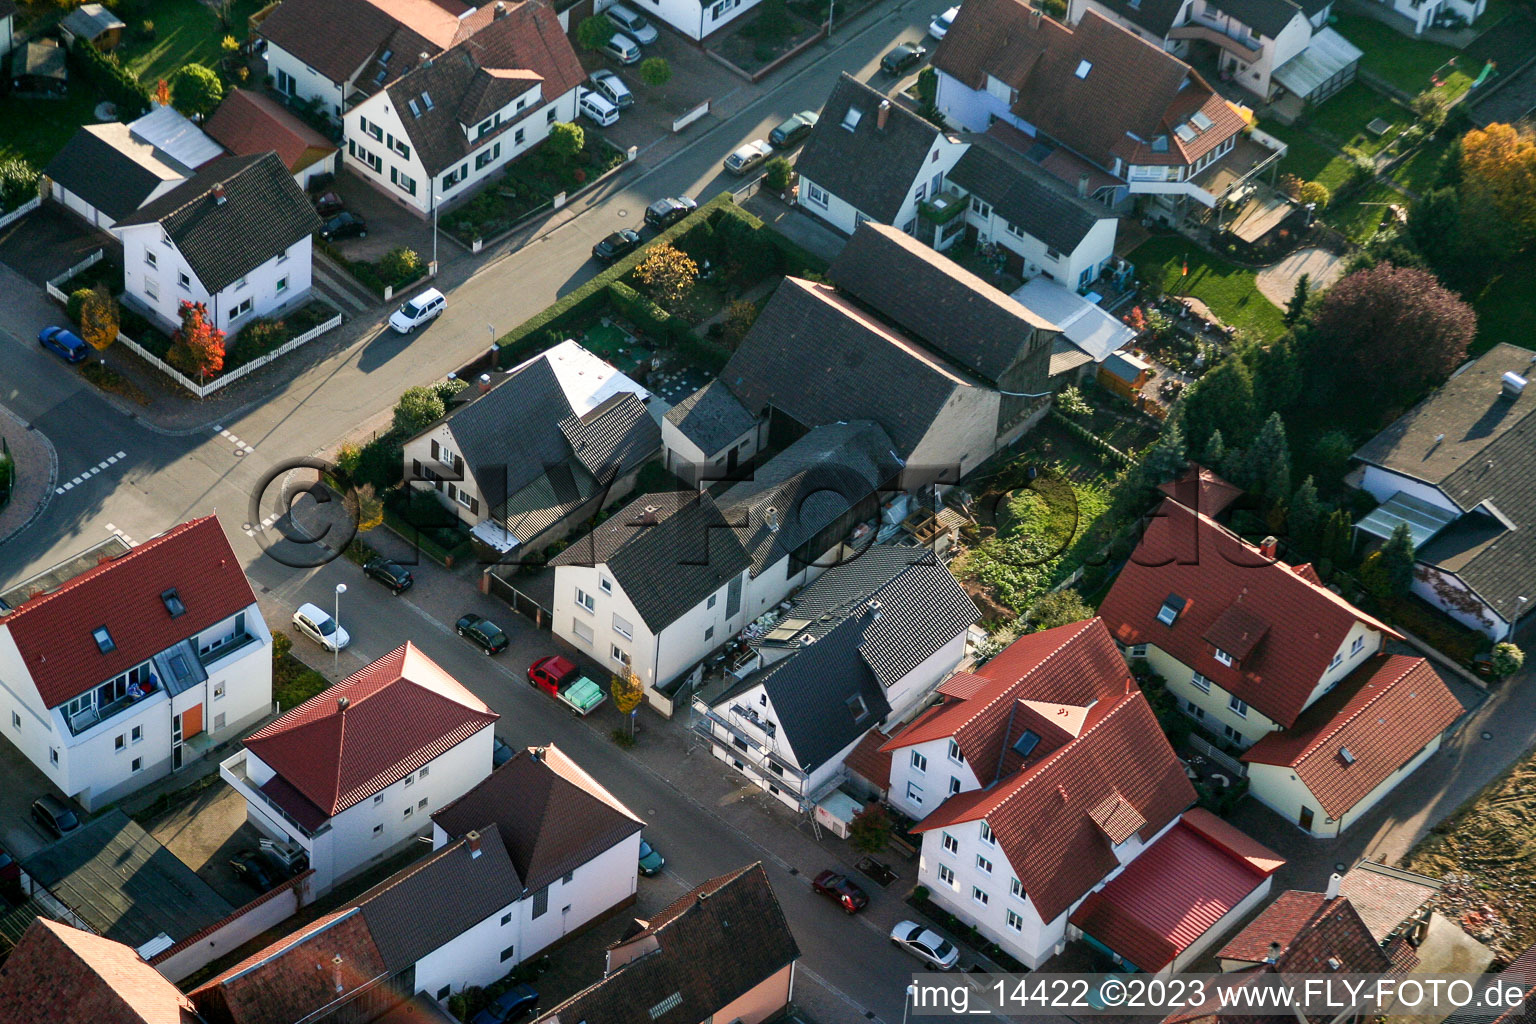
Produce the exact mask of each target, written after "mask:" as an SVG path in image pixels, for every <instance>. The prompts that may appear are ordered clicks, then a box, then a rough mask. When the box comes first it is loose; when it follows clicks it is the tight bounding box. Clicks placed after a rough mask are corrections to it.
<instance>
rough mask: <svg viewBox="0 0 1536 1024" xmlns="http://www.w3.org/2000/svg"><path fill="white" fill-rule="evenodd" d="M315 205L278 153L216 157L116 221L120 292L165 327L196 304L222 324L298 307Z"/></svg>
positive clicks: (306, 278)
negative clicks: (185, 307) (184, 307)
mask: <svg viewBox="0 0 1536 1024" xmlns="http://www.w3.org/2000/svg"><path fill="white" fill-rule="evenodd" d="M319 227H320V218H319V217H318V216H316V215H315V208H314V207H313V206H312V205H310V202H309V199H308V198H307V197H306V196H305V195H304V193H303V192H302V191H301V190H300V189H299V186H298V185H297V184H296V183H295V182H294V180H293V176H292V175H291V174H289V173H288V168H287V167H285V166H283V162H282V160H280V159H278V157H277V154H275V153H264V154H261V155H259V156H246V157H234V158H231V159H229V160H216V161H214V162H213V163H211V164H209V165H207V166H206V167H205V168H204V169H203V170H200V171H198V172H197V174H196V175H195V176H193V177H191V178H189V179H187V180H186V181H184V182H182V183H181V184H179V185H177V186H176V187H175V188H173V189H171V190H170V191H168V192H165V193H163V194H161V195H159V196H158V197H156V198H154V199H152V200H150V201H149V202H148V203H146V204H145V205H143V206H141V207H139V209H137V210H136V211H134V212H133V213H131V214H129V215H128V216H126V217H124V218H122V219H120V220H118V221H117V223H116V225H115V226H114V227H113V228H112V233H113V234H115V235H116V236H117V237H118V239H119V240H120V241H121V242H122V244H123V283H124V288H125V299H126V301H127V302H128V303H129V305H131V306H134V307H135V308H137V309H138V311H139V312H140V313H143V314H144V315H146V316H148V317H149V318H150V319H152V320H155V321H157V322H158V323H159V324H161V325H162V326H164V327H167V328H169V329H175V328H176V327H179V326H180V324H181V313H180V307H181V304H182V303H183V302H201V303H204V304H206V305H207V307H208V319H209V321H210V322H211V323H212V324H213V326H215V327H217V328H218V329H219V330H222V331H225V332H227V333H228V334H231V335H233V334H235V333H236V332H238V331H239V330H240V328H242V327H244V326H245V325H246V324H247V323H249V322H250V321H251V320H254V319H255V318H257V317H265V316H272V315H273V314H276V313H279V312H281V311H282V310H284V309H289V308H292V307H295V306H298V305H302V304H303V302H304V301H305V300H306V298H307V297H308V295H309V291H310V283H311V278H310V252H311V249H310V243H311V235H313V234H314V232H315V231H317V230H318V229H319Z"/></svg>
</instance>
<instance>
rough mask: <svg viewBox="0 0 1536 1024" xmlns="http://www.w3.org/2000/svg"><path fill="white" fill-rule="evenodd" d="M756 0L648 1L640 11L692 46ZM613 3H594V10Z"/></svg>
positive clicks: (753, 6) (744, 10)
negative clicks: (674, 30)
mask: <svg viewBox="0 0 1536 1024" xmlns="http://www.w3.org/2000/svg"><path fill="white" fill-rule="evenodd" d="M758 2H759V0H651V3H650V4H648V5H647V6H645V7H644V8H640V9H641V10H643V11H644V12H645V14H646V16H647V17H651V18H657V19H660V20H661V21H664V22H666V23H667V24H668V25H670V26H671V27H672V28H675V29H677V31H678V32H680V33H682V34H683V35H684V36H686V37H687V38H689V39H691V40H693V41H694V42H695V43H699V42H703V41H704V40H705V39H706V38H708V37H710V36H712V35H714V34H715V33H717V32H719V31H721V30H722V29H724V28H726V27H727V26H728V25H730V24H731V23H732V22H734V21H735V20H736V19H737V18H739V17H741V16H742V15H744V14H746V13H747V12H748V11H750V10H752V9H753V8H755V7H756V6H757V5H758ZM611 6H612V4H609V3H601V4H596V5H595V7H596V9H597V10H600V11H601V10H603V9H605V8H607V7H611Z"/></svg>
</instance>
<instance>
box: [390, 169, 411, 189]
mask: <svg viewBox="0 0 1536 1024" xmlns="http://www.w3.org/2000/svg"><path fill="white" fill-rule="evenodd" d="M389 180H390V182H391V183H392V184H393V185H394V186H395V187H396V188H398V189H399V190H400V191H402V192H404V193H405V194H406V195H408V196H413V195H415V194H416V179H415V178H412V177H411V176H410V175H409V174H406V173H405V172H404V171H402V170H401V169H400V168H398V167H391V168H390V169H389Z"/></svg>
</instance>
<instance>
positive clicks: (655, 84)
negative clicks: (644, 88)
mask: <svg viewBox="0 0 1536 1024" xmlns="http://www.w3.org/2000/svg"><path fill="white" fill-rule="evenodd" d="M640 81H642V82H644V83H645V84H646V85H649V86H650V87H651V88H653V89H660V88H661V87H662V86H664V85H666V84H667V83H668V82H670V81H672V65H671V64H668V63H667V59H666V58H665V57H647V58H646V59H645V60H643V61H641V62H640Z"/></svg>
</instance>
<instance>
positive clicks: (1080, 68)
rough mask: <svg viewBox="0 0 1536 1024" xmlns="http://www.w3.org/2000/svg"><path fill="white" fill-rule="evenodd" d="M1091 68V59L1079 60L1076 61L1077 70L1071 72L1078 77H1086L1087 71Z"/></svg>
mask: <svg viewBox="0 0 1536 1024" xmlns="http://www.w3.org/2000/svg"><path fill="white" fill-rule="evenodd" d="M1092 70H1093V61H1091V60H1080V61H1078V62H1077V70H1076V71H1074V72H1073V74H1075V75H1076V76H1077V77H1078V78H1087V77H1088V72H1090V71H1092Z"/></svg>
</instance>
